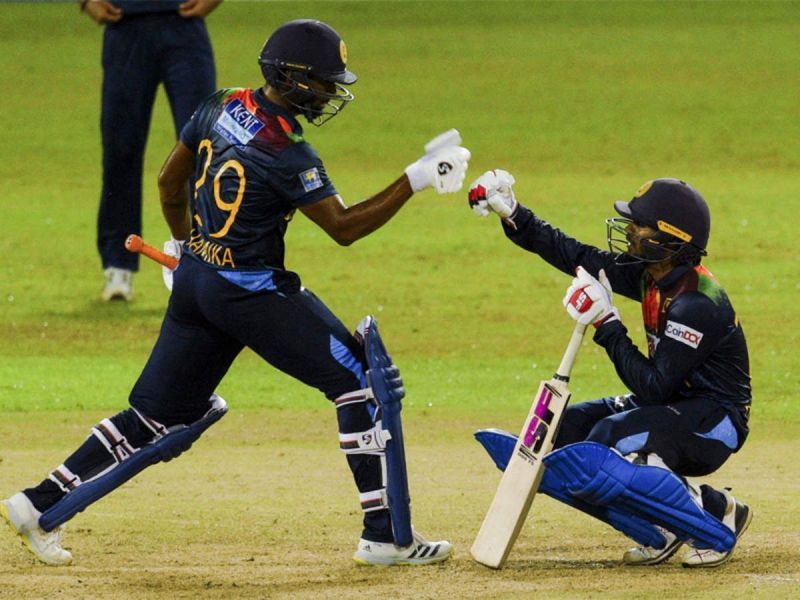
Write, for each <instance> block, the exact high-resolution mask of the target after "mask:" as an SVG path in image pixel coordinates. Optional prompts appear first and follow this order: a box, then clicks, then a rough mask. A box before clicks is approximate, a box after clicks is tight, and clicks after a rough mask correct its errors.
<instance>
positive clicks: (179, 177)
mask: <svg viewBox="0 0 800 600" xmlns="http://www.w3.org/2000/svg"><path fill="white" fill-rule="evenodd" d="M194 160H195V154H194V152H192V151H191V150H190V149H189V148H188V147H187V146H186V145H184V144H183V142H180V141H179V142H178V143H177V144H175V147H174V148H173V149H172V152H170V155H169V156H168V157H167V160H166V161H165V162H164V166H163V167H161V172H160V173H159V174H158V193H159V197H160V199H161V212H162V214H163V215H164V219H165V220H166V222H167V225H168V226H169V229H170V231H171V232H172V237H174V238H175V239H176V240H186V239H188V238H189V233H190V231H191V226H190V223H189V177H191V174H192V171H193V170H194Z"/></svg>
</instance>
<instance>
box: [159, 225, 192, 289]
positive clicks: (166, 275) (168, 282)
mask: <svg viewBox="0 0 800 600" xmlns="http://www.w3.org/2000/svg"><path fill="white" fill-rule="evenodd" d="M185 242H186V240H176V239H175V238H170V239H168V240H167V241H166V242H164V254H168V255H169V256H174V257H175V258H177V259H178V260H180V259H181V256H183V244H184V243H185ZM161 277H162V278H163V279H164V285H165V286H166V287H167V289H168V290H169V291H170V292H171V291H172V269H170V268H169V267H165V266H162V267H161Z"/></svg>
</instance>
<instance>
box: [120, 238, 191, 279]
mask: <svg viewBox="0 0 800 600" xmlns="http://www.w3.org/2000/svg"><path fill="white" fill-rule="evenodd" d="M125 249H126V250H127V251H128V252H138V253H139V254H144V255H145V256H146V257H147V258H149V259H151V260H154V261H156V262H157V263H159V264H161V265H164V266H165V267H167V268H168V269H173V270H174V269H175V267H177V266H178V259H177V258H175V257H174V256H170V255H169V254H165V253H164V252H162V251H161V250H159V249H158V248H154V247H153V246H151V245H150V244H148V243H147V242H145V241H144V240H143V239H142V238H140V237H139V236H138V235H136V234H135V233H132V234H131V235H129V236H128V238H127V239H126V240H125Z"/></svg>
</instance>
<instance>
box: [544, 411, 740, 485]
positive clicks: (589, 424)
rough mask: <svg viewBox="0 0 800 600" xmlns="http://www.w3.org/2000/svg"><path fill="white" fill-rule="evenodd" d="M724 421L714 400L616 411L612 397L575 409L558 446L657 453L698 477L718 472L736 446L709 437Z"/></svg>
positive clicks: (562, 429) (675, 468)
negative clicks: (597, 446)
mask: <svg viewBox="0 0 800 600" xmlns="http://www.w3.org/2000/svg"><path fill="white" fill-rule="evenodd" d="M634 401H635V400H634ZM725 419H730V417H728V412H727V411H726V410H725V408H723V407H722V406H721V405H719V404H717V403H715V402H712V401H710V400H686V401H682V402H675V403H672V404H668V405H664V406H642V407H638V408H631V409H628V410H624V411H617V410H615V409H614V404H613V398H603V399H601V400H595V401H592V402H582V403H580V404H575V405H572V406H570V407H569V408H568V409H567V412H566V414H565V415H564V419H563V421H562V422H561V427H560V429H559V432H558V437H557V438H556V444H555V446H556V447H557V448H560V447H561V446H566V445H567V444H573V443H575V442H582V441H591V442H598V443H601V444H604V445H606V446H608V447H610V448H616V449H617V450H619V451H620V452H622V453H623V454H628V453H630V452H643V453H646V454H650V453H653V454H657V455H658V456H659V457H661V459H662V460H663V461H664V463H665V464H666V465H667V466H668V467H669V468H670V469H671V470H672V471H674V472H675V473H677V474H678V475H683V476H686V477H699V476H702V475H708V474H710V473H713V472H714V471H716V470H717V469H719V467H721V466H722V464H723V463H724V462H725V461H726V460H727V459H728V457H729V456H730V455H731V454H732V452H733V449H734V448H735V444H734V443H733V441H731V440H727V442H728V443H727V444H726V443H725V441H722V440H721V439H718V438H719V436H716V437H715V435H714V433H710V432H715V431H717V430H718V428H719V426H720V424H721V423H722V424H723V425H724V420H725Z"/></svg>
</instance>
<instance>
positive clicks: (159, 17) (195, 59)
mask: <svg viewBox="0 0 800 600" xmlns="http://www.w3.org/2000/svg"><path fill="white" fill-rule="evenodd" d="M160 83H163V84H164V87H165V88H166V92H167V96H168V98H169V103H170V106H171V107H172V117H173V120H174V124H175V132H176V138H177V136H178V135H179V134H180V131H181V129H182V128H183V126H184V125H185V124H186V122H187V121H188V120H189V118H190V117H191V116H192V113H193V112H194V110H195V108H197V106H198V105H199V104H200V102H201V101H202V100H203V99H204V98H206V97H207V96H209V95H211V94H212V93H213V92H214V89H215V86H216V73H215V70H214V56H213V53H212V50H211V41H210V40H209V37H208V32H207V30H206V26H205V23H204V22H203V21H202V20H200V19H184V18H183V17H180V16H179V15H177V14H174V13H173V14H149V15H141V16H139V15H135V16H130V17H126V18H123V19H122V21H120V22H119V23H115V24H109V25H106V29H105V35H104V38H103V98H102V115H101V129H102V140H103V191H102V195H101V197H100V210H99V213H98V217H97V248H98V250H99V252H100V258H101V260H102V263H103V268H106V267H110V266H112V267H118V268H123V269H130V270H134V271H135V270H137V269H138V268H139V256H138V254H133V253H130V252H127V251H126V250H125V248H124V243H125V238H126V237H127V236H128V235H129V234H131V233H136V234H141V231H142V167H143V163H144V150H145V144H146V142H147V134H148V129H149V127H150V115H151V113H152V110H153V103H154V102H155V96H156V90H157V88H158V85H159V84H160ZM151 204H152V206H154V207H157V206H158V200H157V198H152V202H151Z"/></svg>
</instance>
